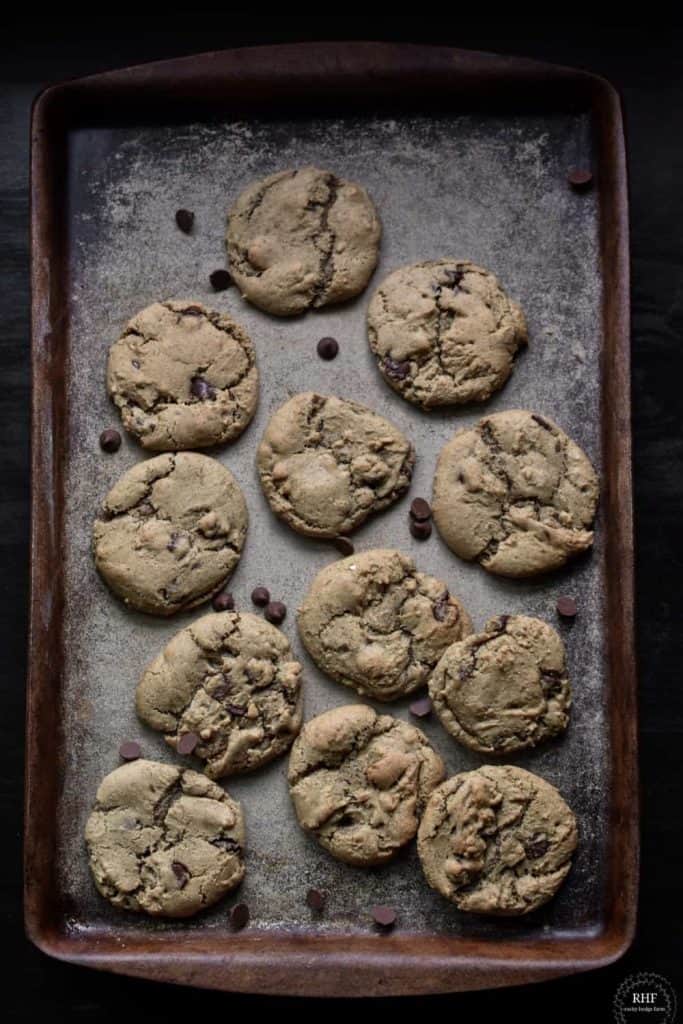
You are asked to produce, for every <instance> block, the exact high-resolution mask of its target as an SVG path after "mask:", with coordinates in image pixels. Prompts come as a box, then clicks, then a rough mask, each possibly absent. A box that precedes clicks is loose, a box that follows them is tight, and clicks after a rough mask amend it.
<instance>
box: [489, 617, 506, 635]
mask: <svg viewBox="0 0 683 1024" xmlns="http://www.w3.org/2000/svg"><path fill="white" fill-rule="evenodd" d="M509 621H510V616H509V615H499V616H498V618H497V619H496V621H495V622H493V623H492V627H493V630H497V631H498V632H499V633H504V632H505V630H506V629H507V628H508V622H509Z"/></svg>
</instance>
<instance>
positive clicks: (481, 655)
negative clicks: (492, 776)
mask: <svg viewBox="0 0 683 1024" xmlns="http://www.w3.org/2000/svg"><path fill="white" fill-rule="evenodd" d="M429 694H430V696H431V698H432V702H433V704H434V710H435V711H436V713H437V715H438V716H439V718H440V719H441V722H442V724H443V725H444V726H445V728H446V729H447V730H448V731H449V732H450V733H451V735H452V736H455V738H456V739H457V740H459V741H460V742H461V743H464V744H465V746H467V747H470V748H471V749H472V750H476V751H478V753H480V754H512V753H515V752H516V751H518V750H524V749H526V748H527V747H535V746H536V745H537V744H538V743H542V742H543V741H544V740H547V739H551V738H552V737H554V736H558V735H559V734H560V733H562V732H564V730H565V729H566V727H567V723H568V722H569V708H570V706H571V686H570V683H569V677H568V675H567V665H566V661H565V652H564V644H563V643H562V641H561V639H560V637H559V636H558V635H557V633H556V632H555V630H554V629H553V628H552V626H549V625H548V624H547V623H545V622H542V621H541V620H540V619H531V618H528V617H527V616H526V615H501V616H500V617H499V618H496V619H491V620H490V621H489V622H487V623H486V627H485V629H484V632H483V633H475V634H474V635H473V636H468V637H467V638H466V639H465V640H461V641H460V642H458V643H454V644H452V645H451V646H450V647H449V648H448V650H447V651H446V652H445V653H444V655H443V657H442V658H441V660H440V662H439V664H438V665H437V666H436V668H435V669H434V672H433V673H432V675H431V677H430V679H429Z"/></svg>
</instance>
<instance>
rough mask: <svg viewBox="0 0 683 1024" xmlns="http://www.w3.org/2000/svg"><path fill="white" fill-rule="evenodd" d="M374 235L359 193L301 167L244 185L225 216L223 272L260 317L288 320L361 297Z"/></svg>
mask: <svg viewBox="0 0 683 1024" xmlns="http://www.w3.org/2000/svg"><path fill="white" fill-rule="evenodd" d="M381 234H382V228H381V224H380V221H379V217H378V216H377V211H376V210H375V207H374V206H373V204H372V201H371V199H370V197H369V196H368V194H367V192H366V191H365V189H363V188H361V186H360V185H356V184H354V183H353V182H350V181H343V180H342V179H341V178H337V177H336V176H335V175H334V174H331V173H330V171H321V170H319V169H318V168H317V167H302V168H298V169H295V170H289V171H281V172H280V173H279V174H272V175H270V177H268V178H264V179H263V180H262V181H257V182H255V183H254V184H253V185H250V186H249V187H248V188H247V189H245V190H244V192H242V194H241V195H240V196H239V198H238V199H237V201H236V202H235V204H234V205H233V207H232V209H231V210H230V212H229V214H228V233H227V246H228V259H229V262H230V272H231V274H232V276H233V278H234V280H235V281H236V283H237V285H238V286H239V288H240V290H241V292H242V294H243V295H244V297H245V298H246V299H248V300H249V302H252V303H253V304H254V305H255V306H258V307H259V308H260V309H264V310H266V312H268V313H274V314H277V315H278V316H293V315H294V314H296V313H302V312H304V311H305V310H307V309H310V308H317V307H319V306H328V305H331V304H332V303H335V302H343V301H344V300H345V299H349V298H351V297H352V296H354V295H357V294H358V293H359V292H361V291H362V290H363V289H364V288H365V286H366V284H367V283H368V280H369V278H370V275H371V274H372V272H373V270H374V269H375V264H376V263H377V255H378V251H379V242H380V237H381Z"/></svg>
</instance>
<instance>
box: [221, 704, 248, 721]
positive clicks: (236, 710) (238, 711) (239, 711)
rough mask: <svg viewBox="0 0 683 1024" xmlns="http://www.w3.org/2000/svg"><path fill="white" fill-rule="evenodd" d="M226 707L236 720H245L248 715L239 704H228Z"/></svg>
mask: <svg viewBox="0 0 683 1024" xmlns="http://www.w3.org/2000/svg"><path fill="white" fill-rule="evenodd" d="M225 706H226V708H227V709H228V711H229V712H230V714H231V715H234V716H235V717H236V718H244V716H245V715H246V713H247V710H246V708H241V707H240V706H239V704H226V705H225Z"/></svg>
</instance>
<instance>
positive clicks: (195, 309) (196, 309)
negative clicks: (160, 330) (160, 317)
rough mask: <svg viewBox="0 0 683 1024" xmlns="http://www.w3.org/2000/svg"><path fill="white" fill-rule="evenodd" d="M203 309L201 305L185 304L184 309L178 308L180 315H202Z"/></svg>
mask: <svg viewBox="0 0 683 1024" xmlns="http://www.w3.org/2000/svg"><path fill="white" fill-rule="evenodd" d="M204 312H205V311H204V310H203V309H202V307H201V306H185V308H184V309H181V310H180V315H181V316H204Z"/></svg>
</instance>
